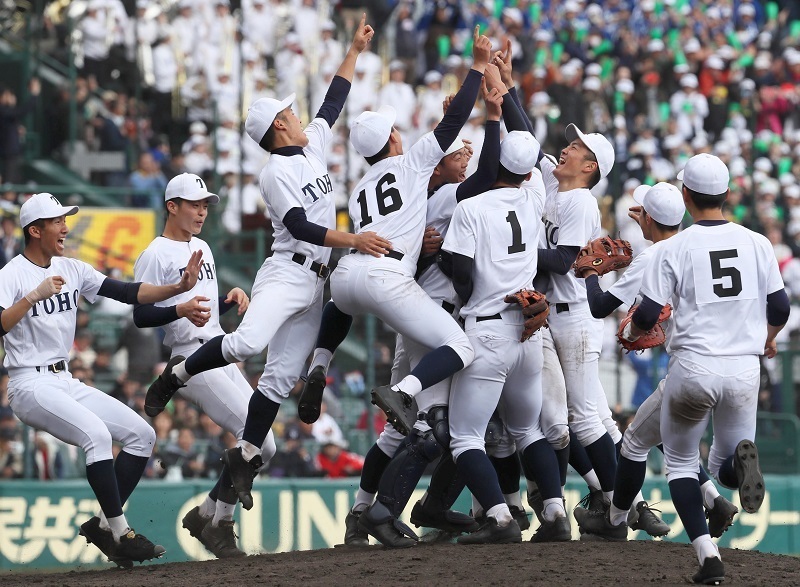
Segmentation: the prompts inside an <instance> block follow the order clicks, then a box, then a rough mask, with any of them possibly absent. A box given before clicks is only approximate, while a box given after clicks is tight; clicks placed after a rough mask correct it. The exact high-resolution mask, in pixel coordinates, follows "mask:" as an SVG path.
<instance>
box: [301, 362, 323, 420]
mask: <svg viewBox="0 0 800 587" xmlns="http://www.w3.org/2000/svg"><path fill="white" fill-rule="evenodd" d="M323 391H325V369H323V368H322V365H317V366H316V367H314V368H313V369H312V370H311V373H309V374H308V377H307V378H306V382H305V384H304V385H303V391H302V393H301V394H300V400H299V401H298V403H297V415H298V417H299V418H300V419H301V420H302V421H303V422H305V423H306V424H313V423H314V422H316V421H317V420H318V419H319V414H320V411H321V410H322V392H323Z"/></svg>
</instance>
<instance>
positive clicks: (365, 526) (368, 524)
mask: <svg viewBox="0 0 800 587" xmlns="http://www.w3.org/2000/svg"><path fill="white" fill-rule="evenodd" d="M372 510H373V508H368V509H367V510H365V511H364V512H362V514H361V516H360V517H359V518H358V528H359V530H361V531H362V532H366V533H367V534H369V535H370V536H373V537H374V538H375V539H376V540H377V541H378V542H380V543H381V544H383V545H384V546H385V547H387V548H409V547H411V546H415V545H416V544H417V542H418V541H419V538H418V537H417V535H416V533H414V531H413V530H412V529H411V528H409V527H408V526H406V525H405V524H404V523H403V522H401V521H400V520H398V519H397V518H394V517H392V516H391V515H388V516H384V517H373V515H374V512H373V511H372Z"/></svg>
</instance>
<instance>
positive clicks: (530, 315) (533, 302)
mask: <svg viewBox="0 0 800 587" xmlns="http://www.w3.org/2000/svg"><path fill="white" fill-rule="evenodd" d="M503 299H504V300H505V302H506V303H507V304H517V305H519V307H520V308H521V309H522V315H523V316H525V318H526V320H525V325H524V328H523V330H522V337H521V338H520V340H519V341H520V342H525V341H526V340H528V339H529V338H530V337H531V336H533V334H534V333H535V332H536V331H537V330H539V329H540V328H541V327H542V326H547V324H546V322H547V316H548V315H549V314H550V305H549V304H548V303H547V298H545V297H544V294H543V293H540V292H538V291H535V290H532V289H521V290H519V291H518V292H516V293H513V294H508V295H507V296H506V297H505V298H503Z"/></svg>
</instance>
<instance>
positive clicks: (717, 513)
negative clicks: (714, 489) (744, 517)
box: [706, 495, 739, 538]
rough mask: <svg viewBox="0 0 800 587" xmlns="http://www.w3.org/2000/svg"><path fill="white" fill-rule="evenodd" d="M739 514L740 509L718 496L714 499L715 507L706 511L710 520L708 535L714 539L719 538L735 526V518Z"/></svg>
mask: <svg viewBox="0 0 800 587" xmlns="http://www.w3.org/2000/svg"><path fill="white" fill-rule="evenodd" d="M738 513H739V508H737V507H736V506H735V505H733V504H732V503H731V502H729V501H728V500H727V499H725V498H724V497H722V496H721V495H718V496H717V497H715V498H714V507H713V508H712V509H710V510H706V518H708V533H709V534H711V537H712V538H719V537H720V536H722V534H723V532H725V530H727V529H728V528H730V527H731V525H732V524H733V517H734V516H735V515H736V514H738Z"/></svg>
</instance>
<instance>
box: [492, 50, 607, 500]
mask: <svg viewBox="0 0 800 587" xmlns="http://www.w3.org/2000/svg"><path fill="white" fill-rule="evenodd" d="M511 57H512V56H511V48H510V45H507V47H506V51H505V52H504V53H502V54H501V53H498V54H496V55H495V59H494V63H495V64H497V65H498V67H499V69H500V73H501V75H502V78H503V81H504V82H505V84H506V87H507V88H508V89H509V94H510V95H511V97H512V98H513V100H504V102H503V117H504V119H505V120H506V126H507V127H508V128H509V129H516V130H523V129H528V130H529V132H533V129H532V128H531V126H530V121H529V120H528V118H527V117H526V116H522V115H521V112H522V108H521V105H520V103H519V98H518V96H517V94H516V90H515V88H514V80H513V78H512V76H511ZM565 136H566V138H567V140H568V141H569V143H570V144H569V145H568V146H567V147H566V148H565V149H563V150H562V151H561V154H560V158H559V159H558V160H557V161H556V162H553V161H551V159H550V158H548V157H545V156H543V155H540V158H539V166H540V168H541V171H542V177H543V180H544V183H545V189H546V192H547V199H546V203H545V208H544V214H543V217H542V219H543V221H544V224H545V230H544V231H543V232H542V243H541V244H543V247H542V248H540V249H539V258H538V263H539V266H538V271H539V272H548V273H549V276H550V279H549V285H548V286H547V290H546V292H547V299H548V301H549V302H550V304H551V306H552V309H553V311H552V312H551V314H550V316H549V318H548V324H549V326H550V328H549V329H548V330H546V331H545V332H544V333H543V334H542V337H543V339H544V342H543V347H544V356H545V364H546V366H545V369H544V376H545V377H546V380H545V382H544V385H543V388H544V393H545V395H546V397H545V400H544V401H543V403H542V413H541V417H542V430H543V431H544V433H545V436H546V437H547V439H548V440H549V441H550V443H551V444H552V445H553V448H555V449H556V456H557V458H558V462H559V471H560V474H561V482H562V486H563V485H564V484H566V476H567V462H568V460H569V459H570V450H569V445H570V432H572V433H573V434H574V436H575V438H576V439H577V440H578V441H579V443H580V444H581V445H582V446H583V447H585V449H586V453H587V454H588V457H589V459H590V461H591V463H592V465H593V466H594V470H591V469H590V470H589V471H587V472H586V474H585V475H584V478H585V479H586V480H587V483H588V484H589V486H590V489H592V488H599V489H601V490H602V492H603V493H602V496H601V497H602V499H601V500H599V501H600V502H602V503H604V504H608V503H609V502H610V498H611V491H612V490H613V488H614V473H615V470H616V451H615V446H614V445H616V444H618V443H619V442H620V440H621V438H622V435H621V434H620V432H619V430H618V428H617V426H616V423H615V422H614V420H613V418H612V417H611V411H610V409H609V408H608V400H607V399H606V395H605V392H604V391H603V388H602V385H601V384H600V376H599V358H600V348H601V346H602V344H601V343H602V321H600V320H597V319H594V318H593V317H592V316H591V313H590V311H589V307H588V304H587V302H586V288H585V285H584V283H583V281H582V280H579V279H577V278H576V277H575V275H574V274H573V273H572V271H571V270H570V269H571V267H572V264H573V262H574V261H575V259H576V257H577V255H578V252H579V251H580V248H581V247H582V246H583V245H585V244H586V243H587V242H588V241H590V240H592V239H594V238H597V237H598V236H600V211H599V209H598V207H597V201H596V199H595V198H594V196H593V195H592V193H591V191H590V188H592V187H594V186H595V185H596V184H597V183H598V182H599V181H600V179H601V178H603V177H605V176H606V175H608V173H609V171H610V170H611V167H612V166H613V165H614V148H613V146H612V145H611V143H610V142H609V141H608V139H606V138H605V137H604V136H602V135H600V134H597V133H591V134H584V133H582V132H581V131H580V129H578V128H577V127H576V126H575V125H574V124H571V125H569V126H567V128H566V131H565ZM564 390H566V393H565V392H564ZM568 422H569V426H567V423H568ZM575 448H577V447H575ZM531 489H532V488H531ZM598 493H599V492H598ZM590 496H591V493H590ZM529 501H531V500H530V498H529Z"/></svg>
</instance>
